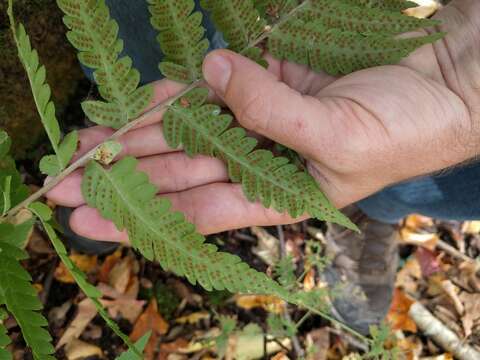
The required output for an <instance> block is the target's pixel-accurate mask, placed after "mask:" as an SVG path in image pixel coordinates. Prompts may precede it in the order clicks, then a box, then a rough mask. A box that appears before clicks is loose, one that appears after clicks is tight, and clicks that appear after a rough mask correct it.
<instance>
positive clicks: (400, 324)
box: [387, 288, 417, 333]
mask: <svg viewBox="0 0 480 360" xmlns="http://www.w3.org/2000/svg"><path fill="white" fill-rule="evenodd" d="M413 303H414V301H413V300H411V299H410V298H409V297H408V296H407V295H405V294H404V293H403V291H401V290H400V289H398V288H396V289H395V293H394V296H393V301H392V306H391V307H390V311H389V312H388V315H387V321H388V322H389V323H390V325H391V327H392V329H393V330H404V331H410V332H413V333H416V332H417V325H416V324H415V322H414V321H413V320H412V319H411V318H410V316H409V314H408V312H409V310H410V306H412V304H413Z"/></svg>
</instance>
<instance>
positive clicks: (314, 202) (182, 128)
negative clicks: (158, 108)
mask: <svg viewBox="0 0 480 360" xmlns="http://www.w3.org/2000/svg"><path fill="white" fill-rule="evenodd" d="M207 95H208V91H206V90H205V89H196V90H193V91H191V92H190V93H189V94H188V95H186V96H185V97H183V98H182V99H181V100H180V101H179V102H177V103H176V104H174V105H172V106H171V107H170V108H169V110H168V111H167V112H166V114H165V115H164V118H163V132H164V136H165V139H166V140H167V142H168V144H169V146H171V147H172V148H177V147H179V146H180V145H183V148H184V150H185V152H186V153H187V154H189V155H196V154H204V155H208V156H215V157H218V158H220V159H222V160H224V161H225V162H226V164H227V165H228V170H229V176H230V179H231V180H232V181H233V182H237V183H241V184H242V185H243V191H244V193H245V195H246V197H247V198H248V199H249V200H250V201H260V202H261V203H262V204H263V205H264V206H265V207H269V208H270V207H271V208H273V209H275V210H277V211H279V212H288V213H289V214H290V215H291V216H292V217H298V216H300V215H304V214H309V215H310V216H312V217H315V218H318V219H320V220H325V221H329V222H334V223H338V224H341V225H343V226H346V227H348V228H351V229H356V227H355V225H354V224H353V223H352V222H350V220H349V219H348V218H347V217H345V216H344V215H343V214H341V213H340V212H339V211H338V210H336V209H335V207H334V206H333V205H332V204H331V203H330V202H329V201H328V199H327V198H326V196H325V195H324V194H323V193H322V191H321V190H320V188H319V187H318V184H317V182H316V181H315V179H313V178H312V177H311V176H310V175H309V174H308V173H307V172H303V171H299V170H298V168H297V167H296V166H295V165H293V164H291V163H289V160H288V159H287V158H284V157H274V156H273V154H272V153H271V152H270V151H267V150H254V149H255V147H256V145H257V141H256V140H255V139H253V138H250V137H247V136H246V132H245V130H244V129H242V128H231V129H229V127H230V125H231V123H232V117H231V116H229V115H220V112H221V110H220V108H219V107H218V106H216V105H204V103H205V100H206V97H207Z"/></svg>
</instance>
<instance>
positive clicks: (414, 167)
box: [48, 0, 480, 241]
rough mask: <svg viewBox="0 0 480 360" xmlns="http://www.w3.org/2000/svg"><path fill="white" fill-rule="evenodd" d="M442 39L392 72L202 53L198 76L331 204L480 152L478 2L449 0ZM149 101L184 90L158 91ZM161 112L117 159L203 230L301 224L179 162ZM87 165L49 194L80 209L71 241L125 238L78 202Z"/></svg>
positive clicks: (91, 132)
mask: <svg viewBox="0 0 480 360" xmlns="http://www.w3.org/2000/svg"><path fill="white" fill-rule="evenodd" d="M436 17H437V18H439V19H441V20H442V25H441V26H440V28H439V29H436V30H440V31H446V32H447V36H446V37H445V38H444V39H443V40H441V41H438V42H436V43H435V44H433V45H426V46H424V47H422V48H421V49H419V50H417V51H416V52H415V53H414V54H412V55H411V56H410V57H408V58H407V59H405V60H404V61H402V62H401V63H400V64H399V65H394V66H381V67H376V68H371V69H367V70H362V71H358V72H355V73H353V74H350V75H347V76H344V77H340V78H334V77H331V76H328V75H326V74H321V73H315V72H313V71H311V70H309V69H308V68H306V67H304V66H300V65H296V64H291V63H288V62H282V61H278V60H275V59H273V58H272V57H270V56H268V55H266V57H267V60H268V62H269V64H270V66H269V69H268V70H265V69H263V68H262V67H260V66H259V65H257V64H255V63H253V62H252V61H250V60H248V59H246V58H244V57H242V56H240V55H238V54H235V53H232V52H230V51H228V50H217V51H215V52H212V53H210V54H209V55H208V56H207V58H206V59H205V62H204V69H203V70H204V77H205V80H206V81H207V83H208V85H209V87H210V88H211V89H212V90H213V91H214V93H215V96H216V97H217V100H218V101H220V102H223V103H224V104H226V105H228V107H229V108H230V109H231V110H232V111H233V113H234V114H235V116H236V119H237V121H238V122H239V123H240V124H241V125H242V126H244V127H245V128H247V129H249V130H251V131H253V132H255V133H257V134H259V135H261V136H264V137H266V138H269V139H272V140H274V141H276V142H279V143H281V144H284V145H286V146H288V147H290V148H292V149H294V150H296V151H297V152H299V153H300V154H301V155H302V156H304V157H305V159H306V160H307V164H308V169H309V171H310V173H311V174H312V175H313V176H314V177H315V178H316V180H317V181H318V182H319V183H320V186H321V188H322V189H323V190H324V191H325V192H326V194H327V195H328V197H329V198H330V199H331V200H332V201H333V203H334V204H335V205H336V206H338V207H340V208H341V207H344V206H346V205H348V204H352V203H354V202H356V201H358V200H361V199H363V198H365V197H367V196H369V195H371V194H373V193H375V192H377V191H379V190H381V189H382V188H384V187H385V186H388V185H390V184H394V183H397V182H399V181H403V180H406V179H410V178H413V177H416V176H420V175H425V174H429V173H432V172H435V171H438V170H441V169H445V168H448V167H451V166H454V165H457V164H460V163H462V162H464V161H467V160H469V159H472V158H474V157H475V156H477V155H478V154H479V152H480V149H479V147H480V141H479V140H478V139H479V135H480V131H479V126H480V2H479V1H478V0H455V1H453V2H452V3H451V4H450V5H448V6H447V7H445V8H444V9H443V10H442V11H440V12H439V13H438V14H437V15H436ZM154 88H155V96H154V101H153V103H152V106H153V105H155V104H158V103H160V102H162V101H164V100H166V99H167V98H169V97H171V96H173V95H175V94H176V93H177V92H178V91H180V90H181V89H182V88H183V86H182V85H180V84H177V83H174V82H171V81H168V80H162V81H159V82H157V83H155V84H154ZM161 117H162V114H161V113H158V114H155V115H153V116H152V119H151V121H149V124H148V125H147V126H144V127H142V128H137V129H134V130H133V131H131V132H129V133H128V134H126V135H124V136H123V137H122V138H121V139H120V142H121V143H122V145H123V152H122V154H121V156H125V155H132V156H135V157H138V158H140V163H139V170H141V171H144V172H146V173H147V174H148V175H149V177H150V180H151V181H152V182H153V183H154V184H155V185H156V186H157V187H158V188H159V189H160V194H161V195H162V196H167V197H169V198H170V199H171V201H172V203H173V206H174V208H175V209H177V210H180V211H183V212H184V213H185V214H186V216H187V218H188V219H189V220H190V221H192V222H193V223H195V224H196V225H197V227H198V230H199V231H200V232H202V233H204V234H208V233H215V232H219V231H224V230H229V229H234V228H240V227H245V226H250V225H274V224H285V223H291V222H295V221H298V220H299V219H296V220H295V219H291V218H290V217H289V216H288V215H285V214H278V213H276V212H275V211H273V210H268V209H264V208H263V207H262V206H261V205H260V204H258V203H249V202H248V201H247V200H246V199H245V198H244V197H243V195H242V191H241V187H240V185H238V184H232V183H229V182H228V177H227V171H226V169H225V166H224V165H223V163H222V162H220V161H219V160H216V159H212V158H208V157H204V156H197V157H195V158H189V157H187V156H186V155H185V154H184V153H183V152H182V151H181V149H175V150H174V149H170V148H169V147H168V146H167V144H166V143H165V140H164V138H163V135H162V129H161ZM111 133H112V131H111V130H109V129H107V128H104V127H100V126H96V127H92V128H88V129H84V130H82V131H81V132H80V148H79V151H78V154H77V156H80V155H81V154H83V153H85V152H86V151H87V150H89V149H91V148H92V147H93V146H95V145H96V144H98V143H100V142H101V141H102V140H104V139H105V138H106V137H108V136H109V135H111ZM82 172H83V170H77V171H76V172H75V173H73V174H72V175H70V176H69V177H68V178H66V179H65V180H64V181H63V182H62V183H60V184H59V185H58V186H57V187H56V188H54V189H53V190H52V191H51V192H50V193H49V194H48V197H49V198H50V199H51V200H53V201H54V202H55V203H57V204H59V205H64V206H70V207H76V208H77V209H76V210H75V211H74V212H73V214H72V217H71V219H70V224H71V227H72V229H73V230H74V231H75V232H77V233H78V234H79V235H82V236H85V237H88V238H91V239H97V240H105V241H128V237H127V235H126V233H125V232H119V231H118V230H117V229H116V228H115V226H114V225H113V224H112V223H110V222H108V221H106V220H103V219H102V218H101V217H100V215H99V214H98V212H97V211H96V210H94V209H90V208H88V207H87V206H86V205H85V201H84V200H83V198H82V195H81V191H80V184H81V175H82Z"/></svg>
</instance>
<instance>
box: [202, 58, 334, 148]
mask: <svg viewBox="0 0 480 360" xmlns="http://www.w3.org/2000/svg"><path fill="white" fill-rule="evenodd" d="M203 73H204V77H205V80H206V81H207V83H208V85H209V86H210V87H211V88H212V89H213V90H214V91H215V92H216V94H217V95H218V96H219V97H221V98H222V100H223V101H224V102H225V103H226V104H227V105H228V107H229V108H230V109H231V110H232V111H233V113H234V114H235V116H236V118H237V120H238V122H239V123H240V124H241V125H242V126H244V127H245V128H247V129H249V130H252V131H254V132H256V133H259V134H261V135H263V136H265V137H267V138H270V139H272V140H274V141H276V142H279V143H281V144H283V145H286V146H288V147H290V148H292V149H295V150H297V151H298V152H300V153H302V154H304V155H305V156H309V155H311V152H312V148H313V144H315V143H316V142H318V140H319V137H320V136H321V135H322V133H324V131H322V119H323V121H325V122H327V121H328V112H327V111H326V109H325V106H323V105H322V104H321V102H320V101H319V100H318V99H316V98H313V97H309V96H304V95H302V94H300V93H299V92H297V91H295V90H294V89H292V88H290V87H289V86H287V85H286V84H285V83H283V82H281V81H279V80H278V79H277V78H276V77H275V76H274V75H273V74H271V73H270V72H269V71H268V70H265V69H264V68H263V67H261V66H260V65H258V64H257V63H255V62H253V61H251V60H250V59H248V58H246V57H243V56H241V55H238V54H236V53H234V52H231V51H228V50H217V51H213V52H211V53H210V54H208V55H207V57H206V58H205V62H204V64H203ZM323 130H324V129H323Z"/></svg>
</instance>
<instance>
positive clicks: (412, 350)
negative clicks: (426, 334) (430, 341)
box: [397, 336, 423, 360]
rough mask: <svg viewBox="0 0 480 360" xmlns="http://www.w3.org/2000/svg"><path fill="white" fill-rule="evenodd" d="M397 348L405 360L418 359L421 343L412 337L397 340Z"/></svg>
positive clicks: (421, 347)
mask: <svg viewBox="0 0 480 360" xmlns="http://www.w3.org/2000/svg"><path fill="white" fill-rule="evenodd" d="M397 346H398V348H399V349H400V350H401V352H402V354H403V355H404V356H405V360H416V359H418V356H419V355H420V354H421V353H422V349H423V344H422V341H421V340H420V339H419V338H418V337H414V336H409V337H408V338H403V339H399V340H397Z"/></svg>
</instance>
